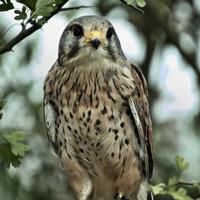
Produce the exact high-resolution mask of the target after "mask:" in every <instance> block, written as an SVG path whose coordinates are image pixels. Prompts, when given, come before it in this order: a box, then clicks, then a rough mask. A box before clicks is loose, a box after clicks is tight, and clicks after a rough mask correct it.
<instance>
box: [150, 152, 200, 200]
mask: <svg viewBox="0 0 200 200" xmlns="http://www.w3.org/2000/svg"><path fill="white" fill-rule="evenodd" d="M175 162H176V166H177V168H178V170H179V176H178V177H177V176H176V177H175V176H173V177H171V178H169V180H168V181H167V183H159V184H157V185H154V186H152V190H153V193H154V195H155V196H157V195H170V196H171V197H172V198H173V199H174V200H192V198H191V197H190V196H189V194H188V191H187V189H186V187H187V186H190V187H195V188H197V189H198V190H199V188H200V184H199V183H196V182H192V183H190V182H187V181H183V180H181V179H180V177H181V175H182V173H183V172H184V171H185V170H187V169H188V168H189V163H188V162H187V161H186V160H185V159H184V157H182V156H179V155H177V156H176V158H175ZM199 191H200V190H199Z"/></svg>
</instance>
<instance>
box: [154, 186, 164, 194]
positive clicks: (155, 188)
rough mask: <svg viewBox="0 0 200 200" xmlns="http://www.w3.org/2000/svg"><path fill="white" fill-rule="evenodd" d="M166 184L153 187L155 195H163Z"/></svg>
mask: <svg viewBox="0 0 200 200" xmlns="http://www.w3.org/2000/svg"><path fill="white" fill-rule="evenodd" d="M164 187H165V183H159V184H157V185H154V186H152V190H153V194H154V195H158V194H161V193H162V191H163V190H164Z"/></svg>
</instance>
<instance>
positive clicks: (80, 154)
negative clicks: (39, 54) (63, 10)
mask: <svg viewBox="0 0 200 200" xmlns="http://www.w3.org/2000/svg"><path fill="white" fill-rule="evenodd" d="M44 115H45V124H46V127H47V135H48V138H49V140H50V142H51V143H52V146H53V147H54V149H55V152H56V153H57V154H58V156H59V157H60V160H61V163H62V165H63V168H64V170H65V172H66V174H67V176H68V179H69V182H70V185H71V187H72V188H73V190H74V193H75V194H76V196H77V199H78V200H114V199H115V200H119V199H121V200H146V199H147V198H148V197H149V196H150V195H148V194H149V186H148V180H149V179H150V177H151V175H152V170H153V156H152V125H151V119H150V115H149V104H148V91H147V84H146V80H145V78H144V76H143V74H142V72H141V71H140V70H139V69H138V68H137V67H136V66H134V65H132V64H130V62H129V61H128V60H127V58H126V57H125V55H124V54H123V52H122V49H121V46H120V42H119V39H118V37H117V34H116V32H115V30H114V28H113V26H112V24H111V23H110V22H109V21H107V20H106V19H104V18H102V17H99V16H83V17H80V18H77V19H74V20H73V21H71V22H70V23H69V24H68V25H67V27H66V29H65V30H64V32H63V34H62V36H61V39H60V43H59V54H58V59H57V61H56V62H55V64H54V65H53V67H52V68H51V69H50V71H49V72H48V75H47V77H46V80H45V84H44Z"/></svg>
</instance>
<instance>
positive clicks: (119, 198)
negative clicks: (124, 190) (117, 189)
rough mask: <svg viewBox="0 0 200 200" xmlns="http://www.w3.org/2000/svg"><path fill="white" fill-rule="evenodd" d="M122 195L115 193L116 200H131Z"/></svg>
mask: <svg viewBox="0 0 200 200" xmlns="http://www.w3.org/2000/svg"><path fill="white" fill-rule="evenodd" d="M120 196H121V195H119V194H118V193H117V194H115V196H114V200H129V199H128V198H126V197H125V196H124V195H123V196H121V197H120Z"/></svg>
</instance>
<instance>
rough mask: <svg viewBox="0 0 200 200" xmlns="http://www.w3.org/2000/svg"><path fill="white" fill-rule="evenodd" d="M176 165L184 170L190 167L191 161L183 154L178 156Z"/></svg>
mask: <svg viewBox="0 0 200 200" xmlns="http://www.w3.org/2000/svg"><path fill="white" fill-rule="evenodd" d="M175 160H176V165H177V167H178V168H179V169H180V170H181V171H184V170H186V169H188V168H189V163H188V162H187V161H186V160H185V159H184V157H182V156H178V155H177V156H176V158H175Z"/></svg>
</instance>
